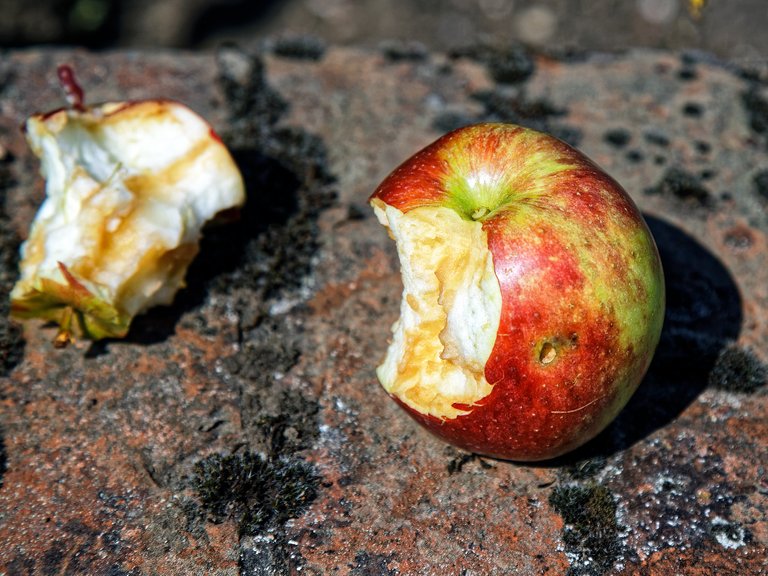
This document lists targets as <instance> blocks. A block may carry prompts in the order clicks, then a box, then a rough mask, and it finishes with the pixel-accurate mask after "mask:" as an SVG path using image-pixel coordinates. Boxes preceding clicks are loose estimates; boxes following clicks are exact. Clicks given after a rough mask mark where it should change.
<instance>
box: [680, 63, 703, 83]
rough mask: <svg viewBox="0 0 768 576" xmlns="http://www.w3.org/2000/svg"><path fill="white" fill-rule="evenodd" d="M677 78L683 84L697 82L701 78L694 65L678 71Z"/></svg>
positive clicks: (686, 65) (685, 66) (687, 65)
mask: <svg viewBox="0 0 768 576" xmlns="http://www.w3.org/2000/svg"><path fill="white" fill-rule="evenodd" d="M677 77H678V78H679V79H680V80H682V81H683V82H690V81H691V80H696V79H697V78H698V77H699V73H698V72H697V71H696V68H695V67H694V66H693V65H691V64H685V65H683V67H682V68H680V70H678V72H677Z"/></svg>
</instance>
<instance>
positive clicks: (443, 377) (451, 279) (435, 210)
mask: <svg viewBox="0 0 768 576" xmlns="http://www.w3.org/2000/svg"><path fill="white" fill-rule="evenodd" d="M370 202H371V205H372V207H373V209H374V211H375V213H376V216H377V217H378V219H379V221H380V222H381V223H382V224H384V225H385V226H386V227H387V228H388V230H389V233H390V235H391V236H392V237H393V238H394V240H395V241H396V243H397V250H398V254H399V257H400V265H401V272H402V278H403V286H404V287H403V298H402V303H401V310H400V318H399V320H398V321H397V322H396V323H395V325H394V326H393V329H392V331H393V336H392V340H391V344H390V346H389V349H388V351H387V354H386V357H385V359H384V361H383V363H382V364H381V365H380V366H379V368H378V370H377V374H378V377H379V380H380V381H381V384H382V385H383V387H384V389H385V390H386V391H387V392H388V393H389V394H390V395H391V396H392V397H393V398H394V399H395V400H396V401H397V402H398V403H399V404H400V405H401V406H402V407H403V408H404V409H405V410H406V411H407V412H408V413H409V414H410V415H411V416H412V417H413V418H415V419H416V420H417V421H418V422H419V423H421V424H422V425H424V426H425V427H426V428H427V429H429V430H430V431H431V432H433V433H434V434H436V435H437V436H439V437H441V438H443V439H444V440H446V441H448V442H450V443H452V444H455V445H456V446H459V447H461V448H464V449H466V450H470V451H472V452H476V453H479V454H485V455H489V456H494V457H498V458H504V459H512V460H525V461H533V460H543V459H548V458H553V457H556V456H558V455H561V454H563V453H565V452H567V451H569V450H572V449H574V448H576V447H578V446H580V445H581V444H584V443H585V442H586V441H588V440H589V439H591V438H593V437H594V436H595V435H597V434H598V433H599V432H600V431H601V430H602V429H604V428H605V427H606V426H607V425H608V424H609V423H610V422H611V421H612V420H613V419H614V418H615V416H616V415H617V414H618V413H619V411H620V410H621V409H622V407H624V405H625V404H626V403H627V401H628V400H629V398H630V396H631V395H632V394H633V393H634V391H635V390H636V388H637V386H638V385H639V383H640V381H641V379H642V378H643V375H644V374H645V372H646V370H647V368H648V365H649V363H650V361H651V358H652V356H653V353H654V350H655V348H656V345H657V343H658V340H659V335H660V332H661V327H662V321H663V317H664V279H663V274H662V269H661V263H660V260H659V256H658V252H657V249H656V245H655V243H654V241H653V238H652V236H651V234H650V232H649V230H648V227H647V226H646V224H645V222H644V221H643V218H642V216H641V215H640V213H639V211H638V209H637V207H636V206H635V205H634V203H633V202H632V200H631V199H630V197H629V196H628V195H627V193H626V192H625V191H624V190H623V189H622V188H621V186H620V185H619V184H618V183H616V182H615V181H614V180H613V179H612V178H611V177H609V176H608V175H607V174H606V173H605V172H603V171H602V170H601V169H600V168H598V167H597V166H596V165H595V164H594V163H592V162H591V161H590V160H589V159H588V158H586V157H585V156H584V155H583V154H581V153H580V152H578V151H577V150H575V149H573V148H571V147H570V146H568V145H567V144H565V143H563V142H561V141H560V140H558V139H556V138H554V137H552V136H549V135H546V134H542V133H539V132H536V131H533V130H529V129H526V128H522V127H520V126H515V125H509V124H479V125H474V126H469V127H466V128H461V129H459V130H456V131H454V132H451V133H449V134H447V135H445V136H443V137H442V138H440V139H439V140H437V141H436V142H434V143H433V144H431V145H429V146H427V147H426V148H425V149H423V150H421V151H420V152H418V153H417V154H415V155H414V156H413V157H412V158H410V159H409V160H406V161H405V162H404V163H403V164H402V165H401V166H400V167H398V168H397V169H396V170H395V171H394V172H392V174H390V175H389V176H388V177H387V178H386V179H385V180H384V182H383V183H382V184H381V185H380V186H379V187H378V188H377V189H376V191H375V192H374V194H373V195H372V196H371V199H370Z"/></svg>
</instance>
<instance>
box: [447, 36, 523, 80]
mask: <svg viewBox="0 0 768 576" xmlns="http://www.w3.org/2000/svg"><path fill="white" fill-rule="evenodd" d="M450 56H451V57H453V58H461V57H464V58H471V59H473V60H476V61H478V62H481V63H483V64H485V65H486V67H487V68H488V72H489V73H490V74H491V77H492V78H493V79H494V80H495V81H496V82H499V83H501V84H518V83H520V82H524V81H525V80H527V79H528V78H530V77H531V76H532V75H533V73H534V72H535V70H536V65H535V64H534V61H533V58H532V57H531V54H530V52H529V51H528V50H527V49H525V48H524V47H523V46H519V45H512V46H509V47H507V48H494V47H491V46H482V45H476V46H470V47H466V48H459V49H456V50H453V51H451V52H450Z"/></svg>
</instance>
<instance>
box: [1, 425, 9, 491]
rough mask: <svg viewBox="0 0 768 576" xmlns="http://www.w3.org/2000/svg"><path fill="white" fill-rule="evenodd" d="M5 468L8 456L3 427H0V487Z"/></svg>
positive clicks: (6, 468)
mask: <svg viewBox="0 0 768 576" xmlns="http://www.w3.org/2000/svg"><path fill="white" fill-rule="evenodd" d="M7 470H8V456H7V454H6V453H5V437H4V436H3V429H2V428H0V488H2V487H3V480H4V478H5V473H6V471H7Z"/></svg>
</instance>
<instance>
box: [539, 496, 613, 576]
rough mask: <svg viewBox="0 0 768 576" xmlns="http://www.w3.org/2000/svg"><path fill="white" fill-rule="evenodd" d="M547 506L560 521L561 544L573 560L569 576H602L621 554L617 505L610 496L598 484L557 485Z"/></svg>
mask: <svg viewBox="0 0 768 576" xmlns="http://www.w3.org/2000/svg"><path fill="white" fill-rule="evenodd" d="M549 504H550V506H552V508H554V509H555V511H556V512H557V513H558V514H560V515H561V516H562V518H563V523H564V524H565V525H564V526H563V532H562V535H563V543H564V544H565V549H566V552H568V553H569V555H570V556H571V557H572V560H571V566H570V568H569V569H568V575H569V576H602V575H603V574H607V573H608V572H609V571H610V570H611V568H613V566H614V564H615V563H616V561H617V560H618V559H619V557H620V556H621V553H622V544H621V541H620V540H619V523H618V521H617V520H616V502H615V500H614V497H613V494H611V492H610V490H608V489H607V488H606V487H604V486H600V485H597V484H588V485H586V486H582V485H566V486H563V485H560V486H556V487H555V488H554V489H553V490H552V492H551V493H550V495H549Z"/></svg>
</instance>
